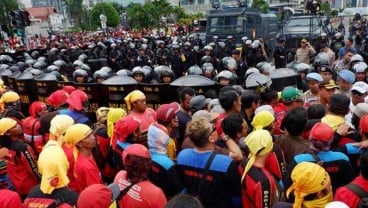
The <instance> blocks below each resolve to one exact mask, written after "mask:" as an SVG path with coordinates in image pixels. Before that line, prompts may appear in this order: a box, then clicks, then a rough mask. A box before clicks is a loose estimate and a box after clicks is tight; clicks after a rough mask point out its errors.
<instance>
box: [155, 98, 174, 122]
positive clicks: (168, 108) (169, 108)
mask: <svg viewBox="0 0 368 208" xmlns="http://www.w3.org/2000/svg"><path fill="white" fill-rule="evenodd" d="M179 109H180V105H179V103H177V102H172V103H169V104H163V105H161V106H160V107H159V108H158V109H157V110H156V115H157V120H161V121H163V122H169V121H171V119H173V118H174V117H175V114H176V113H177V112H178V111H179Z"/></svg>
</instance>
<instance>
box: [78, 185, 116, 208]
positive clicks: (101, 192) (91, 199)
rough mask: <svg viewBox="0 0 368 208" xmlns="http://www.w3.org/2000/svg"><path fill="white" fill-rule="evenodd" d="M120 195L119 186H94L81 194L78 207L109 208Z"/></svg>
mask: <svg viewBox="0 0 368 208" xmlns="http://www.w3.org/2000/svg"><path fill="white" fill-rule="evenodd" d="M119 194H120V188H119V185H117V184H114V183H112V184H110V185H108V186H105V185H103V184H93V185H90V186H88V187H87V188H85V189H84V190H83V191H82V192H81V193H80V195H79V197H78V203H77V205H78V207H79V208H108V207H110V205H111V204H112V202H113V201H115V200H116V199H117V198H118V196H119Z"/></svg>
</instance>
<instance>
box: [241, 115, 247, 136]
mask: <svg viewBox="0 0 368 208" xmlns="http://www.w3.org/2000/svg"><path fill="white" fill-rule="evenodd" d="M240 133H241V135H240V137H246V136H247V134H248V124H247V122H246V121H245V120H244V119H243V123H242V130H241V132H240Z"/></svg>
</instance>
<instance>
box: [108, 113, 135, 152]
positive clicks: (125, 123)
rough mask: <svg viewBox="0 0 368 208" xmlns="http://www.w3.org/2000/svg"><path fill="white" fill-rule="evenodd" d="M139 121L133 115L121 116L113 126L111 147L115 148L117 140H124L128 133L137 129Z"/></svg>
mask: <svg viewBox="0 0 368 208" xmlns="http://www.w3.org/2000/svg"><path fill="white" fill-rule="evenodd" d="M140 125H141V123H140V122H139V121H138V120H137V119H135V118H134V117H133V116H126V117H124V118H121V119H120V120H119V121H118V122H117V123H116V124H115V128H114V134H113V136H112V139H111V145H112V148H113V149H115V148H116V143H117V142H118V140H119V141H121V142H125V141H126V138H127V136H128V135H129V134H131V133H134V132H135V131H137V129H138V128H139V126H140Z"/></svg>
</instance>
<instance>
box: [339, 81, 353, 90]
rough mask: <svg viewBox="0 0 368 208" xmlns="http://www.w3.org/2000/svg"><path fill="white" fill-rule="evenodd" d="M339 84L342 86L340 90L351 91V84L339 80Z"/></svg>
mask: <svg viewBox="0 0 368 208" xmlns="http://www.w3.org/2000/svg"><path fill="white" fill-rule="evenodd" d="M337 84H338V85H339V86H340V88H341V89H342V90H343V91H344V92H347V91H349V90H350V89H351V86H352V84H350V83H349V82H346V81H345V80H343V79H341V78H339V79H338V80H337Z"/></svg>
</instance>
